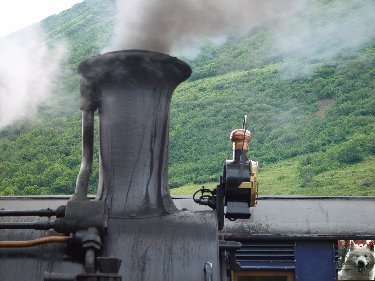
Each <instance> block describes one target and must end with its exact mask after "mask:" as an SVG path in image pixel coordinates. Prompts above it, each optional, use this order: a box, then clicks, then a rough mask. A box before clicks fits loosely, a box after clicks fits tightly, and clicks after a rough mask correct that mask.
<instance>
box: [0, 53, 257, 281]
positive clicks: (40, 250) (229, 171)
mask: <svg viewBox="0 0 375 281" xmlns="http://www.w3.org/2000/svg"><path fill="white" fill-rule="evenodd" d="M78 71H79V73H80V77H81V90H80V92H81V110H82V140H83V141H82V163H81V168H80V171H79V174H78V177H77V182H76V190H75V193H74V195H73V196H71V198H70V199H69V200H68V201H67V202H66V203H65V204H62V205H60V206H56V207H55V208H53V206H45V207H50V208H47V209H37V210H36V209H32V210H27V208H28V206H25V209H24V210H2V211H0V217H1V224H0V229H2V230H1V233H0V240H1V242H0V260H1V261H0V276H1V277H0V279H1V280H25V281H26V280H27V281H32V280H38V281H39V280H45V281H47V280H49V281H53V280H55V281H57V280H77V281H78V280H80V281H91V280H92V281H94V280H95V281H99V280H100V281H110V280H111V281H112V280H113V281H119V280H124V281H125V280H139V281H140V280H191V281H193V280H194V281H196V280H207V281H208V280H220V279H221V277H220V275H221V274H222V272H221V271H222V268H224V267H225V257H224V260H223V259H222V258H221V257H222V254H221V253H223V252H225V251H226V250H235V249H237V248H238V247H239V246H240V243H238V242H232V241H225V240H224V239H222V237H220V235H219V229H222V228H223V220H224V216H225V213H224V206H227V208H228V211H227V212H226V213H227V216H228V217H229V218H230V219H231V220H234V219H236V218H248V217H249V216H250V213H249V207H250V205H251V204H252V203H251V202H253V204H254V200H255V192H256V180H255V177H256V175H255V172H256V170H255V169H256V162H251V161H249V160H248V159H247V157H246V152H247V147H248V143H249V141H250V133H249V131H248V130H246V126H244V127H243V128H242V129H241V130H237V131H236V132H234V133H233V140H232V141H233V142H234V158H233V160H231V161H227V163H226V164H225V165H224V170H225V173H224V175H223V177H222V180H221V183H220V184H219V185H218V187H217V189H215V191H212V192H211V191H210V192H209V194H205V192H207V191H205V190H202V191H201V192H202V196H200V197H199V199H196V201H197V203H199V204H202V205H208V206H209V207H211V208H212V209H214V210H215V211H212V210H201V211H189V210H186V209H182V210H179V209H178V208H177V207H176V206H175V204H174V201H173V200H172V198H171V195H170V193H169V188H168V184H167V165H168V128H169V106H170V101H171V96H172V93H173V91H174V89H175V88H176V87H177V86H178V84H180V83H181V82H182V81H184V80H186V79H187V78H188V77H189V76H190V74H191V68H190V67H189V66H188V65H187V64H186V63H184V62H182V61H180V60H178V59H176V58H174V57H170V56H168V55H165V54H161V53H155V52H149V51H142V50H129V51H118V52H112V53H107V54H104V55H99V56H96V57H92V58H89V59H88V60H86V61H84V62H82V63H81V64H80V65H79V68H78ZM95 111H98V115H99V122H100V125H99V127H100V130H99V139H100V178H99V186H98V192H97V195H96V198H95V199H90V198H89V196H88V194H87V191H88V182H89V178H90V173H91V168H92V161H93V139H94V113H95ZM209 202H210V203H209ZM52 205H53V204H52ZM51 207H52V208H51ZM40 217H42V219H41V218H40ZM223 262H224V264H223Z"/></svg>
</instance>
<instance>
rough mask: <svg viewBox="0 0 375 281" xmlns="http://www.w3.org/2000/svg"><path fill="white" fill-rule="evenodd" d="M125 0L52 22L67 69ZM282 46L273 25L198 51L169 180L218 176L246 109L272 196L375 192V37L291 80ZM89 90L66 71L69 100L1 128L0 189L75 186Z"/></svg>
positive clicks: (66, 190)
mask: <svg viewBox="0 0 375 281" xmlns="http://www.w3.org/2000/svg"><path fill="white" fill-rule="evenodd" d="M324 2H326V1H322V3H324ZM331 2H332V1H331ZM114 3H115V1H114V0H105V1H99V0H89V1H87V0H86V1H84V2H83V3H80V4H77V5H76V6H74V7H73V8H72V9H70V10H67V11H65V12H63V13H61V14H59V15H57V16H52V17H49V18H47V19H46V20H44V22H43V25H44V27H45V28H46V30H47V32H48V36H49V40H51V42H52V41H54V40H57V39H60V38H66V40H67V41H68V43H69V46H70V48H71V52H70V55H69V57H68V58H67V60H66V62H65V67H66V68H67V69H70V70H72V71H74V72H75V69H76V67H77V65H78V63H79V62H80V61H82V60H84V59H85V58H88V57H90V56H92V55H96V54H98V53H100V52H101V50H102V49H103V48H104V47H105V46H107V45H108V43H109V41H110V38H111V33H112V26H113V19H114V17H113V16H114V14H115V6H114ZM317 3H319V1H317ZM317 9H324V4H317ZM273 53H274V49H273V45H272V41H271V37H270V33H269V32H268V31H267V30H264V29H257V30H254V31H253V32H252V33H251V34H249V35H248V36H246V37H244V38H241V39H230V40H228V42H227V43H225V44H224V45H221V46H215V45H206V46H205V47H204V48H203V50H202V52H201V54H200V55H199V56H198V57H196V58H195V59H187V61H188V62H189V64H190V65H191V66H192V69H193V74H192V76H191V78H190V79H189V80H188V81H187V82H185V83H183V84H182V85H181V86H179V87H178V89H177V90H176V92H175V94H174V96H173V99H172V108H171V126H170V153H169V154H170V166H169V183H170V187H171V188H175V187H179V186H182V185H186V184H190V185H191V186H193V187H194V188H195V187H196V186H198V187H199V185H201V184H203V183H207V182H216V181H217V180H218V178H219V175H220V172H221V166H222V163H223V160H224V159H227V158H230V157H231V143H230V141H229V133H230V132H231V130H233V129H235V128H238V127H241V125H242V117H243V115H244V113H247V114H248V116H249V128H250V130H251V131H252V134H253V140H252V142H251V145H250V151H249V156H250V157H251V158H253V159H255V160H258V161H259V162H260V164H261V171H260V182H261V184H260V192H261V193H263V194H308V195H375V176H374V175H375V165H374V164H375V161H374V160H375V128H374V127H375V117H374V111H375V81H374V77H375V56H374V54H375V40H369V41H368V42H366V43H365V44H363V45H362V46H361V47H360V48H359V49H357V50H355V51H351V50H345V51H342V52H340V53H339V54H338V55H337V56H335V57H334V58H332V59H329V60H327V61H325V62H324V63H323V62H319V63H317V62H311V61H310V62H303V63H305V64H308V63H311V64H315V66H316V71H315V72H314V73H313V74H312V75H311V76H305V77H295V78H293V79H284V78H283V75H282V71H283V67H284V64H283V60H282V58H281V57H280V56H277V55H273ZM78 93H79V77H78V75H77V74H75V73H73V74H69V75H68V74H67V75H66V76H65V77H64V78H63V79H62V80H61V83H60V86H59V88H58V90H57V91H56V93H55V94H56V97H58V99H60V100H61V102H60V104H61V106H59V107H57V108H44V109H43V112H44V113H43V116H44V118H43V119H42V120H41V121H39V122H37V123H36V122H34V123H28V122H26V121H23V122H19V123H18V124H15V125H14V126H12V127H9V128H6V129H5V130H3V131H0V151H1V153H0V194H3V195H11V194H70V193H72V191H73V190H74V185H75V179H76V175H77V174H78V170H79V164H80V146H81V144H80V131H81V129H80V113H79V106H78ZM96 146H98V144H97V143H96ZM97 154H98V153H97V149H96V160H95V163H96V164H95V166H94V172H93V175H92V178H91V185H90V189H91V192H94V191H95V189H96V185H97V181H98V169H97V168H98V167H97V166H98V165H97V163H98V157H97ZM262 177H263V178H262ZM175 192H176V191H175ZM181 192H184V191H181Z"/></svg>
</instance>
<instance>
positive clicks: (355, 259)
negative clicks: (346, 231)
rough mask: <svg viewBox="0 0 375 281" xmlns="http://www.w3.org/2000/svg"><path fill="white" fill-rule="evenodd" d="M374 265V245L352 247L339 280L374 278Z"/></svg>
mask: <svg viewBox="0 0 375 281" xmlns="http://www.w3.org/2000/svg"><path fill="white" fill-rule="evenodd" d="M374 265H375V255H374V249H373V248H372V247H370V246H366V245H364V246H358V245H355V246H353V247H350V248H349V251H348V253H347V254H346V257H345V261H344V264H343V267H342V269H341V270H340V272H339V280H374V275H375V269H374Z"/></svg>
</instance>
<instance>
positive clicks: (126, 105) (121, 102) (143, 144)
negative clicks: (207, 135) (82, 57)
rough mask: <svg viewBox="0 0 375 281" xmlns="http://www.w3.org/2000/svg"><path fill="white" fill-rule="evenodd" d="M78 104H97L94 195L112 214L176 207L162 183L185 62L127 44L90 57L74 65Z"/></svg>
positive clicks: (185, 75)
mask: <svg viewBox="0 0 375 281" xmlns="http://www.w3.org/2000/svg"><path fill="white" fill-rule="evenodd" d="M79 73H80V74H81V98H82V109H83V110H89V111H90V110H95V109H96V108H98V110H99V117H100V157H101V163H100V184H99V191H98V196H97V197H98V198H100V199H102V200H104V201H106V202H107V206H108V207H109V208H110V212H111V215H114V216H125V217H126V216H145V215H158V214H161V213H170V212H174V211H176V207H175V206H174V204H173V201H172V199H171V197H170V194H169V189H168V186H167V167H168V128H169V105H170V101H171V96H172V93H173V91H174V89H175V88H176V87H177V85H178V84H179V83H181V82H182V81H184V80H185V79H187V78H188V77H189V76H190V74H191V69H190V67H189V66H188V65H187V64H185V63H184V62H182V61H180V60H178V59H176V58H173V57H170V56H168V55H164V54H161V53H154V52H148V51H140V50H131V51H119V52H112V53H107V54H104V55H101V56H97V57H93V58H90V59H88V60H86V61H84V62H82V63H81V64H80V66H79Z"/></svg>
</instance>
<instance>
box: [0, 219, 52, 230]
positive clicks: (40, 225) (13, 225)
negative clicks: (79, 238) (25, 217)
mask: <svg viewBox="0 0 375 281" xmlns="http://www.w3.org/2000/svg"><path fill="white" fill-rule="evenodd" d="M55 225H56V224H55V221H45V222H39V221H36V222H2V223H0V229H35V230H49V229H54V227H55Z"/></svg>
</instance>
